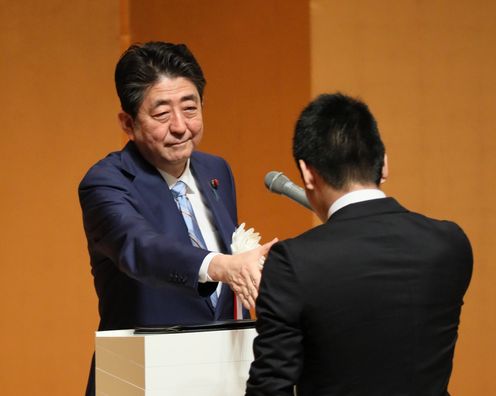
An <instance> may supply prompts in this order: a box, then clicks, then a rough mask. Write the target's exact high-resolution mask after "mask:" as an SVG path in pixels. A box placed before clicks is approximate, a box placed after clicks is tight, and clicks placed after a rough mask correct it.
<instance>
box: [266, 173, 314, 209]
mask: <svg viewBox="0 0 496 396" xmlns="http://www.w3.org/2000/svg"><path fill="white" fill-rule="evenodd" d="M264 180H265V187H267V188H268V189H269V191H272V192H273V193H276V194H282V195H285V196H286V197H288V198H291V199H292V200H293V201H295V202H298V203H299V204H300V205H303V206H304V207H305V208H307V209H310V210H312V211H313V209H312V207H311V206H310V203H309V202H308V199H307V196H306V195H305V190H303V188H301V187H300V186H298V185H296V184H294V183H293V182H292V181H291V180H289V178H288V177H287V176H286V175H284V174H283V173H282V172H277V171H272V172H269V173H267V174H266V175H265V179H264Z"/></svg>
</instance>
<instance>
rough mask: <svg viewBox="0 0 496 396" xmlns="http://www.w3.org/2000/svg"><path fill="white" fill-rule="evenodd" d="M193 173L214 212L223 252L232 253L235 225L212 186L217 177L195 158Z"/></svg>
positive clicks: (192, 167) (192, 161)
mask: <svg viewBox="0 0 496 396" xmlns="http://www.w3.org/2000/svg"><path fill="white" fill-rule="evenodd" d="M191 171H192V173H193V176H194V177H195V180H196V183H197V185H198V188H199V189H200V192H201V194H202V197H203V198H204V199H205V203H206V204H207V206H208V208H209V209H210V211H211V212H212V215H213V218H214V222H215V224H214V225H215V228H216V229H217V232H218V233H219V236H220V239H221V242H222V244H223V246H222V247H223V252H224V253H231V239H232V233H233V232H234V228H235V224H234V223H233V221H232V220H231V217H230V216H229V213H228V212H227V209H226V207H225V206H224V203H223V202H222V197H221V196H220V194H218V193H217V191H216V190H214V189H213V187H212V186H211V185H210V180H212V179H215V175H211V174H209V172H208V170H207V169H206V168H205V166H203V164H202V163H201V162H200V161H198V160H197V159H196V158H194V157H191Z"/></svg>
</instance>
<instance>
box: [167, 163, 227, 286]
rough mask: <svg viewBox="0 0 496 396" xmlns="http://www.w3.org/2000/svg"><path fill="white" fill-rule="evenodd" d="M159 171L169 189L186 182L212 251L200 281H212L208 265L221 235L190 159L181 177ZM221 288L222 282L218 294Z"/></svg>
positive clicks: (204, 235) (217, 247)
mask: <svg viewBox="0 0 496 396" xmlns="http://www.w3.org/2000/svg"><path fill="white" fill-rule="evenodd" d="M157 169H158V168H157ZM158 171H159V172H160V174H161V175H162V177H163V178H164V180H165V181H166V182H167V185H168V186H169V189H171V188H172V187H173V186H174V184H176V182H177V181H178V180H181V181H182V182H183V183H184V184H186V196H187V197H188V199H189V201H190V202H191V206H192V207H193V212H194V213H195V217H196V221H197V222H198V227H200V231H201V233H202V237H203V240H204V241H205V245H206V249H207V250H209V251H210V253H209V254H208V255H207V256H205V258H204V259H203V262H202V265H201V267H200V271H199V273H198V282H200V283H204V282H209V281H212V279H211V278H210V277H209V276H208V267H209V265H210V262H211V261H212V258H213V257H214V256H216V255H217V254H218V252H220V246H221V243H220V239H219V238H220V237H219V233H218V232H217V229H216V227H215V225H214V224H215V223H214V219H213V215H212V212H211V210H210V209H209V208H208V206H207V205H206V204H205V201H204V198H203V197H202V195H201V193H200V190H199V189H198V186H197V185H196V181H195V178H194V177H193V174H192V173H191V168H190V160H188V162H187V164H186V168H185V169H184V172H183V174H182V175H181V176H179V178H177V177H174V176H172V175H170V174H169V173H167V172H165V171H163V170H161V169H158ZM220 288H221V283H220V282H219V286H218V287H217V295H219V293H220Z"/></svg>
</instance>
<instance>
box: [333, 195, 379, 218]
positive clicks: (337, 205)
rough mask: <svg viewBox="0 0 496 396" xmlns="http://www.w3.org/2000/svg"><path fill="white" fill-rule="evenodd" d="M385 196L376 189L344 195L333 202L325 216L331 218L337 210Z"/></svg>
mask: <svg viewBox="0 0 496 396" xmlns="http://www.w3.org/2000/svg"><path fill="white" fill-rule="evenodd" d="M385 197H386V194H384V193H383V192H382V191H381V190H379V189H378V188H366V189H363V190H356V191H352V192H349V193H347V194H344V195H343V196H342V197H340V198H338V199H337V200H335V201H334V203H333V204H332V205H331V207H330V208H329V212H328V214H327V218H329V217H331V216H332V215H333V214H334V213H336V212H337V211H338V210H339V209H342V208H344V207H345V206H348V205H350V204H353V203H357V202H363V201H369V200H371V199H378V198H385Z"/></svg>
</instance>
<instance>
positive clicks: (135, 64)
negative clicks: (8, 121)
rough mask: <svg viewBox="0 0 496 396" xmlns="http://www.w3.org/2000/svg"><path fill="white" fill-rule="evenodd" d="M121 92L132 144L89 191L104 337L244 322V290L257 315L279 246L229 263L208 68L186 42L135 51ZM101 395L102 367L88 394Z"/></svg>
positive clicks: (84, 187) (98, 172)
mask: <svg viewBox="0 0 496 396" xmlns="http://www.w3.org/2000/svg"><path fill="white" fill-rule="evenodd" d="M115 83H116V89H117V93H118V96H119V99H120V102H121V107H122V110H121V112H120V113H119V121H120V123H121V126H122V129H123V130H124V131H125V132H126V133H127V135H128V136H129V140H130V141H129V142H128V143H127V144H126V146H125V147H124V148H123V149H122V150H121V151H119V152H115V153H111V154H109V155H108V156H107V157H106V158H104V159H102V160H101V161H99V162H98V163H97V164H95V165H94V166H93V167H92V168H91V169H90V170H89V171H88V173H87V174H86V176H85V177H84V178H83V180H82V182H81V184H80V186H79V197H80V202H81V207H82V211H83V222H84V229H85V232H86V237H87V239H88V250H89V254H90V259H91V266H92V274H93V276H94V283H95V289H96V292H97V295H98V298H99V313H100V324H99V326H98V329H99V330H113V329H128V328H134V327H136V326H146V325H160V324H176V323H202V322H209V321H213V320H224V319H233V318H234V317H240V315H239V312H238V313H237V314H235V312H234V311H235V306H236V305H235V303H234V302H233V301H234V295H233V291H234V292H235V293H236V295H237V297H238V298H239V299H240V300H241V302H242V303H243V305H244V306H245V308H250V307H253V306H254V301H255V299H256V297H257V291H258V285H259V282H260V276H261V270H260V266H259V260H260V259H261V258H262V257H263V255H264V254H266V253H267V251H268V249H269V248H270V246H271V243H268V244H266V245H263V246H261V247H259V248H256V249H253V250H251V251H249V252H246V253H241V254H237V255H236V256H234V255H230V254H229V253H230V243H231V235H232V233H233V231H234V229H235V227H236V225H237V211H236V197H235V187H234V180H233V176H232V174H231V170H230V168H229V166H228V165H227V163H226V162H225V161H224V160H223V159H222V158H219V157H216V156H213V155H210V154H206V153H202V152H199V151H195V149H196V147H197V146H198V144H199V143H200V140H201V137H202V134H203V118H202V105H203V90H204V87H205V78H204V76H203V72H202V70H201V68H200V65H199V64H198V63H197V61H196V59H195V58H194V56H193V54H192V53H191V52H190V51H189V49H188V48H187V47H186V46H185V45H183V44H179V45H176V44H171V43H163V42H149V43H145V44H142V45H132V46H131V47H130V48H129V49H128V50H127V51H126V52H125V53H124V54H123V55H122V57H121V58H120V60H119V62H118V63H117V66H116V70H115ZM223 253H224V254H223ZM220 282H221V283H220ZM231 289H232V290H231ZM94 393H95V384H94V361H93V363H92V369H91V372H90V379H89V382H88V388H87V392H86V394H87V395H92V394H94Z"/></svg>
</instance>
